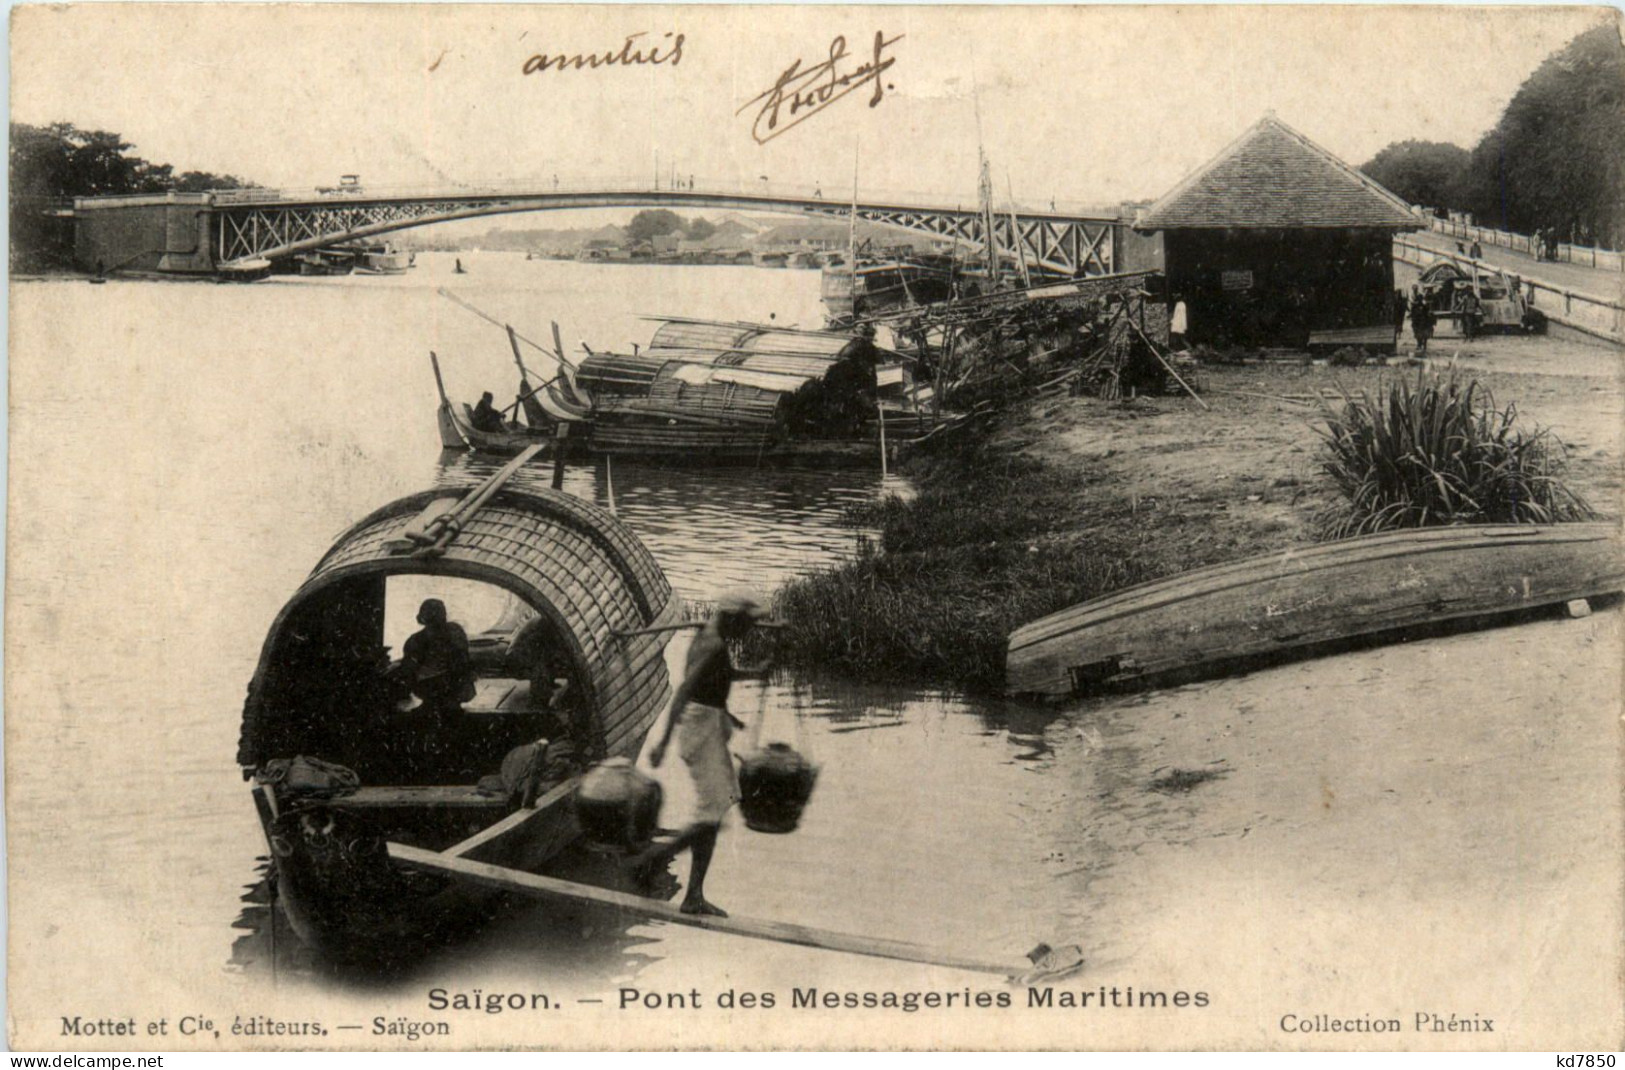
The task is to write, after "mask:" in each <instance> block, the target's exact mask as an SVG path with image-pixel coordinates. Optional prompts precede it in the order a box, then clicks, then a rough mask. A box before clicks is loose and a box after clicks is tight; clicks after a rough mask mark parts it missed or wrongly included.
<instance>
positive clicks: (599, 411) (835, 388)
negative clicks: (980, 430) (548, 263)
mask: <svg viewBox="0 0 1625 1070" xmlns="http://www.w3.org/2000/svg"><path fill="white" fill-rule="evenodd" d="M515 345H516V347H517V342H516V343H515ZM516 355H517V348H516ZM879 357H880V353H879V351H878V350H877V349H876V347H875V346H874V344H873V342H871V341H870V340H869V338H868V337H867V336H865V335H863V334H857V333H846V334H841V333H831V332H823V331H800V330H792V329H786V328H780V327H774V326H769V325H763V324H750V323H718V322H713V321H705V320H692V319H670V318H662V319H661V320H660V326H659V327H658V328H657V329H656V331H655V333H654V336H653V338H652V340H651V342H650V345H649V347H648V348H647V349H643V350H639V351H636V352H633V353H630V354H628V353H608V352H604V353H595V352H590V351H589V353H588V355H587V356H586V357H584V358H580V359H579V361H568V360H565V359H564V358H563V354H562V353H558V354H556V360H557V364H558V368H559V373H558V374H557V375H556V376H554V377H553V378H552V379H549V380H546V381H545V382H543V383H541V385H540V386H537V387H532V386H531V384H530V381H529V378H528V377H526V376H525V375H524V372H523V363H522V362H521V365H520V366H521V390H520V399H519V400H518V401H517V402H516V404H515V405H513V406H510V407H509V411H510V412H512V413H513V414H514V419H513V420H510V421H508V422H507V423H506V424H504V425H503V426H502V428H501V429H498V428H497V427H496V426H486V427H481V426H479V421H476V419H475V414H474V411H473V410H472V409H471V408H470V407H469V406H467V405H464V406H463V407H462V411H461V412H458V411H457V410H456V409H455V408H454V407H453V406H452V404H451V401H450V400H449V398H447V396H446V394H445V389H444V386H443V385H442V386H441V417H440V423H441V435H442V440H443V443H444V444H445V445H446V446H448V447H451V448H456V447H460V446H462V445H464V444H466V445H468V446H469V447H471V448H474V449H479V450H487V451H492V452H513V451H515V450H517V449H521V448H523V447H524V445H526V444H527V443H531V442H535V441H538V440H541V439H546V438H551V437H554V434H555V431H556V429H557V428H558V427H559V425H561V424H574V425H579V428H578V429H576V430H574V431H573V432H572V433H571V434H570V436H569V437H570V438H571V440H572V441H576V442H585V444H586V448H587V449H589V450H590V451H591V452H593V453H602V454H630V455H638V456H643V457H649V458H652V459H659V460H686V459H699V460H706V459H711V460H715V459H725V458H735V459H743V458H751V459H755V458H765V457H768V456H774V457H780V456H786V455H791V454H794V455H796V456H801V455H804V454H809V453H816V452H817V451H819V450H824V451H825V452H828V450H829V449H834V448H840V447H856V446H857V444H858V443H859V442H863V441H867V440H868V438H869V437H871V436H870V434H869V429H870V426H871V421H872V419H873V418H874V416H875V414H876V412H877V408H876V394H877V382H876V369H877V367H878V366H879V364H880V360H879ZM437 368H438V365H437ZM521 413H522V414H523V421H522V422H521V421H520V420H519V415H520V414H521ZM483 422H484V423H486V424H490V423H491V421H490V420H489V417H487V418H486V420H485V421H483ZM871 454H872V451H867V452H865V453H864V454H863V455H864V456H865V457H868V456H870V455H871Z"/></svg>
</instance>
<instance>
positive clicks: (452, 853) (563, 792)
mask: <svg viewBox="0 0 1625 1070" xmlns="http://www.w3.org/2000/svg"><path fill="white" fill-rule="evenodd" d="M580 779H581V778H580V777H571V778H570V779H569V780H566V781H565V782H564V783H562V784H560V785H559V786H558V787H556V788H554V789H553V790H551V791H549V792H548V793H547V794H546V795H543V796H542V797H541V798H540V799H537V800H536V805H535V806H532V807H531V808H530V809H528V810H515V811H514V812H513V813H511V814H509V815H508V816H507V817H505V818H503V819H502V820H501V821H498V822H497V823H496V824H494V825H491V826H490V827H488V828H484V829H481V830H480V831H479V832H476V833H475V834H474V835H472V836H470V837H469V838H468V839H466V840H463V841H462V842H461V843H456V844H453V845H452V846H450V847H448V848H446V851H445V854H446V856H447V857H450V858H460V857H464V856H467V855H469V854H471V853H472V852H474V851H477V850H479V849H480V848H482V847H485V846H487V845H488V844H491V843H493V842H495V841H497V840H501V839H504V838H506V837H508V836H511V835H513V834H514V833H515V832H516V831H518V830H520V829H523V828H524V827H525V826H527V825H529V824H531V823H532V822H534V821H537V820H539V819H541V818H544V817H547V816H550V814H551V811H553V810H554V809H555V808H556V807H559V806H562V805H564V803H565V802H567V801H568V800H569V798H570V796H571V795H573V794H574V793H575V790H576V784H577V783H578V782H579V781H580Z"/></svg>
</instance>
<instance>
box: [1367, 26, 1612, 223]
mask: <svg viewBox="0 0 1625 1070" xmlns="http://www.w3.org/2000/svg"><path fill="white" fill-rule="evenodd" d="M1360 170H1362V171H1364V172H1365V173H1366V174H1367V175H1369V176H1371V177H1372V178H1374V179H1376V180H1377V181H1378V182H1381V183H1382V184H1383V185H1384V186H1387V187H1388V188H1389V189H1391V190H1393V191H1394V192H1395V193H1397V194H1398V195H1399V196H1401V197H1403V198H1405V199H1406V200H1407V201H1409V202H1410V203H1412V204H1421V205H1426V206H1428V207H1431V208H1439V209H1444V208H1450V209H1455V210H1457V211H1466V212H1471V213H1472V214H1473V217H1474V219H1475V221H1476V222H1477V223H1479V224H1480V225H1482V226H1489V227H1497V228H1499V229H1502V230H1511V231H1516V232H1518V233H1521V234H1531V233H1533V232H1534V231H1535V230H1537V229H1546V230H1555V231H1556V232H1557V234H1558V236H1559V237H1560V238H1562V239H1564V240H1567V241H1573V242H1576V243H1578V244H1582V245H1599V244H1600V245H1602V246H1605V247H1608V248H1613V249H1618V248H1621V247H1622V246H1625V44H1622V43H1621V41H1620V36H1619V31H1618V30H1617V29H1616V28H1615V26H1614V24H1613V23H1612V22H1609V23H1606V24H1604V25H1602V26H1598V27H1597V28H1596V29H1593V30H1588V31H1586V32H1585V33H1583V34H1581V35H1580V36H1578V37H1576V38H1575V39H1574V40H1572V41H1570V42H1569V43H1568V44H1567V45H1565V46H1564V47H1563V48H1561V49H1559V50H1558V51H1557V52H1555V53H1553V54H1552V55H1551V56H1549V57H1547V59H1546V60H1545V62H1543V63H1542V64H1541V65H1540V66H1539V67H1538V68H1536V69H1535V72H1534V73H1533V74H1531V75H1530V76H1529V77H1528V78H1527V79H1525V81H1524V83H1523V85H1522V86H1521V87H1519V89H1518V92H1517V93H1516V94H1515V95H1514V96H1513V98H1512V100H1511V101H1510V102H1509V103H1508V104H1507V106H1506V110H1505V111H1503V112H1502V114H1501V118H1500V121H1499V122H1497V123H1496V124H1495V126H1494V128H1492V129H1491V130H1490V131H1489V132H1488V133H1486V134H1485V135H1484V136H1483V137H1482V138H1481V139H1480V140H1479V142H1478V144H1477V145H1476V146H1474V147H1473V149H1472V150H1471V151H1469V150H1467V149H1464V148H1462V147H1460V146H1459V145H1451V144H1446V143H1442V142H1436V141H1401V142H1397V143H1395V144H1392V145H1389V146H1388V147H1387V148H1385V149H1383V150H1382V151H1381V152H1379V153H1377V155H1376V156H1374V157H1372V159H1371V160H1370V161H1369V162H1367V163H1366V164H1365V166H1363V167H1362V168H1360Z"/></svg>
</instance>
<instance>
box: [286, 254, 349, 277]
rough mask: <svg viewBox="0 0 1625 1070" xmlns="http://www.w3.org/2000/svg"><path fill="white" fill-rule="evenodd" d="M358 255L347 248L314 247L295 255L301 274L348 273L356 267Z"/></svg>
mask: <svg viewBox="0 0 1625 1070" xmlns="http://www.w3.org/2000/svg"><path fill="white" fill-rule="evenodd" d="M356 260H357V256H356V254H355V253H353V252H351V251H349V250H347V249H312V250H310V251H309V252H305V253H300V254H298V255H297V256H295V257H294V261H295V262H296V263H297V264H298V265H299V274H301V275H305V276H324V275H348V274H350V272H352V271H354V270H355V268H356Z"/></svg>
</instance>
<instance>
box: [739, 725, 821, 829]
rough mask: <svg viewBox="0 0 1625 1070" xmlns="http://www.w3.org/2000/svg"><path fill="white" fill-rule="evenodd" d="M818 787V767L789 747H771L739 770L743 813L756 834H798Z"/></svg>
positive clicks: (751, 755) (752, 756) (749, 758)
mask: <svg viewBox="0 0 1625 1070" xmlns="http://www.w3.org/2000/svg"><path fill="white" fill-rule="evenodd" d="M817 783H818V767H817V766H816V765H813V764H812V763H811V762H809V761H808V760H807V759H806V758H804V757H802V755H801V752H800V751H797V750H796V749H795V748H794V747H792V746H790V745H789V744H788V743H769V744H768V745H767V746H766V747H763V748H762V749H760V750H755V751H752V752H751V753H749V754H747V755H745V756H744V758H743V759H742V760H741V764H740V767H739V794H740V799H739V811H740V813H742V814H743V815H744V817H745V827H747V828H749V829H752V830H754V831H756V832H770V833H778V834H782V833H786V832H794V831H795V829H796V826H797V825H799V824H800V823H801V814H802V811H803V810H805V809H806V807H807V800H809V799H811V798H812V793H813V788H814V787H815V786H816V785H817Z"/></svg>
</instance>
